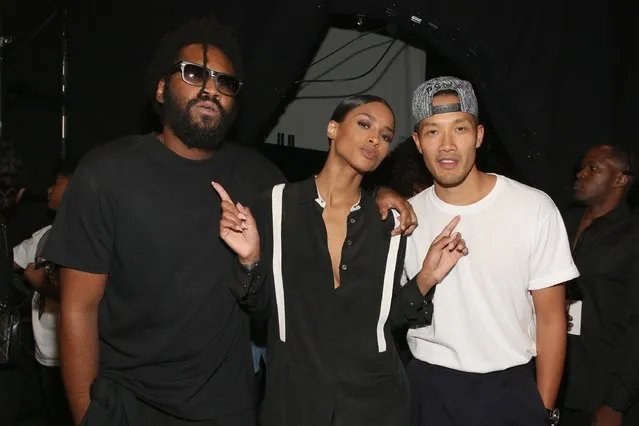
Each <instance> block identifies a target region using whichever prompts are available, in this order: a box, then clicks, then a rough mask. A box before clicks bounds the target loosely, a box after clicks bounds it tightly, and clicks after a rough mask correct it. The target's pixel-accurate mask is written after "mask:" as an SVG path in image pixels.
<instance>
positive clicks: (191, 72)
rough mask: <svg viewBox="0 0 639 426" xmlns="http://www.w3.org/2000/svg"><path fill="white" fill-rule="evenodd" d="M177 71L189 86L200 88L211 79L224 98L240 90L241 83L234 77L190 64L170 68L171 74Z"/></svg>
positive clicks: (179, 64) (180, 63) (182, 63)
mask: <svg viewBox="0 0 639 426" xmlns="http://www.w3.org/2000/svg"><path fill="white" fill-rule="evenodd" d="M178 71H180V73H181V74H182V80H183V81H184V82H185V83H186V84H190V85H191V86H202V85H204V84H206V82H207V81H208V80H209V78H212V79H213V81H215V87H216V88H217V90H218V91H219V92H220V93H222V94H224V95H226V96H236V95H237V94H238V93H239V92H240V89H241V88H242V82H241V81H240V80H238V79H237V78H235V77H234V76H232V75H230V74H225V73H223V72H218V71H213V70H212V69H209V68H204V67H203V66H202V65H198V64H194V63H192V62H186V61H182V62H178V63H177V64H175V65H173V67H171V74H173V73H174V72H178Z"/></svg>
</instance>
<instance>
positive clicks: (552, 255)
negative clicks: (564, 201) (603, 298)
mask: <svg viewBox="0 0 639 426" xmlns="http://www.w3.org/2000/svg"><path fill="white" fill-rule="evenodd" d="M525 231H526V230H522V232H525ZM532 240H533V241H532V244H533V246H532V251H531V256H530V282H529V284H528V289H529V290H541V289H544V288H548V287H552V286H554V285H556V284H561V283H563V282H566V281H569V280H571V279H573V278H576V277H578V276H579V271H577V267H576V266H575V263H574V262H573V259H572V253H571V250H570V243H569V242H568V234H567V233H566V227H565V225H564V221H563V219H562V217H561V214H560V213H559V209H558V208H557V206H555V203H553V201H552V200H551V199H550V197H548V196H546V197H545V200H544V201H543V202H542V203H541V205H540V210H539V219H538V221H537V226H536V229H535V234H534V236H533V238H532Z"/></svg>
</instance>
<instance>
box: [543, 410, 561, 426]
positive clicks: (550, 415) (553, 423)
mask: <svg viewBox="0 0 639 426" xmlns="http://www.w3.org/2000/svg"><path fill="white" fill-rule="evenodd" d="M546 422H547V423H548V425H549V426H557V425H558V424H559V408H546Z"/></svg>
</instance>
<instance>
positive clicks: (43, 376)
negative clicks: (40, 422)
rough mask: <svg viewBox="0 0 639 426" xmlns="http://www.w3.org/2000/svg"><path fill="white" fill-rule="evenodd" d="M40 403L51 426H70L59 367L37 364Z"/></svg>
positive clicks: (71, 423)
mask: <svg viewBox="0 0 639 426" xmlns="http://www.w3.org/2000/svg"><path fill="white" fill-rule="evenodd" d="M38 376H39V378H40V389H41V395H42V402H43V405H44V409H45V411H46V415H47V419H48V421H49V424H50V425H51V426H71V425H73V421H72V420H71V410H70V409H69V402H68V401H67V397H66V394H65V392H64V385H63V383H62V374H61V373H60V368H59V367H45V366H44V365H40V364H38Z"/></svg>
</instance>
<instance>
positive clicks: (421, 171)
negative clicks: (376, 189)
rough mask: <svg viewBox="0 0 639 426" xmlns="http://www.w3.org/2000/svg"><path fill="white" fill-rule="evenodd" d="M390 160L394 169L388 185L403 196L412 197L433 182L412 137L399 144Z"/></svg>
mask: <svg viewBox="0 0 639 426" xmlns="http://www.w3.org/2000/svg"><path fill="white" fill-rule="evenodd" d="M389 160H390V161H391V164H392V165H391V170H392V171H391V179H390V182H388V186H389V187H390V188H391V189H393V190H394V191H395V192H397V193H398V194H399V195H401V196H402V197H406V198H410V197H412V196H413V195H416V194H417V193H419V192H421V191H422V190H424V189H426V188H428V187H429V186H431V185H432V184H433V177H432V176H431V174H430V172H429V171H428V169H427V168H426V165H425V164H424V159H423V158H422V155H421V154H420V153H419V151H418V150H417V147H416V146H415V142H414V141H413V139H412V138H408V139H406V140H405V141H403V142H402V143H400V144H399V145H397V148H395V149H394V150H393V152H392V153H391V155H390V157H389Z"/></svg>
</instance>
